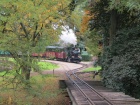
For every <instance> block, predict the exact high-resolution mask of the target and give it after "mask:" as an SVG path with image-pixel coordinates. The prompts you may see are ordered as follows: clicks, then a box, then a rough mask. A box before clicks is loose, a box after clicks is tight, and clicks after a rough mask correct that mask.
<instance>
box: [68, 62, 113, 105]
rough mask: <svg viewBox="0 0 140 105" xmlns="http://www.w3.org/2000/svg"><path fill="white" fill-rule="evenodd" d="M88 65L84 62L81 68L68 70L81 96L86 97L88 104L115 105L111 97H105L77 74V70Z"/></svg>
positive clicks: (69, 76) (70, 78)
mask: <svg viewBox="0 0 140 105" xmlns="http://www.w3.org/2000/svg"><path fill="white" fill-rule="evenodd" d="M86 67H87V65H86V64H82V67H81V68H78V69H74V70H70V71H67V72H66V75H67V77H68V78H69V80H70V81H71V82H72V83H73V84H74V85H75V86H76V87H77V89H78V91H79V92H80V93H81V94H82V96H80V97H84V98H85V100H86V102H87V105H114V104H113V103H112V102H111V101H110V100H109V99H107V98H106V97H104V96H103V95H102V94H100V93H99V92H98V91H96V90H95V89H94V88H93V87H91V86H90V85H89V84H88V83H86V82H85V81H83V80H82V79H80V78H79V77H78V76H77V74H76V72H77V71H79V70H81V69H84V68H86Z"/></svg>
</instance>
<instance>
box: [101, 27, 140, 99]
mask: <svg viewBox="0 0 140 105" xmlns="http://www.w3.org/2000/svg"><path fill="white" fill-rule="evenodd" d="M139 36H140V27H135V28H131V29H125V30H122V31H120V32H118V34H117V38H116V40H115V42H114V44H113V45H112V46H111V47H108V48H106V50H105V51H106V53H104V55H103V56H102V69H103V70H102V73H101V75H102V78H103V82H104V84H105V85H106V86H107V87H110V88H113V89H116V90H118V91H123V92H125V93H126V94H129V95H131V96H134V97H136V98H139V97H140V63H139V62H140V37H139ZM110 49H111V50H110Z"/></svg>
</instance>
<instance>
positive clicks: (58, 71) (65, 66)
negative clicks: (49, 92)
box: [31, 60, 91, 80]
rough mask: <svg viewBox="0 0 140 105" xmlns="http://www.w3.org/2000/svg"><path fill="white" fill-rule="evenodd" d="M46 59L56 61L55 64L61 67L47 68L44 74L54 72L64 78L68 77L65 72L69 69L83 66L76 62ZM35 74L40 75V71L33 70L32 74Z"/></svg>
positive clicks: (53, 73)
mask: <svg viewBox="0 0 140 105" xmlns="http://www.w3.org/2000/svg"><path fill="white" fill-rule="evenodd" d="M45 61H46V62H51V63H55V64H57V65H59V68H56V69H54V70H45V71H43V72H42V74H52V75H54V76H57V77H59V78H60V79H63V80H66V79H67V77H66V75H65V73H66V72H67V71H69V70H73V69H76V68H80V67H82V65H80V64H76V63H68V62H60V61H52V60H45ZM82 63H85V64H91V62H82ZM33 75H38V73H37V72H31V76H33Z"/></svg>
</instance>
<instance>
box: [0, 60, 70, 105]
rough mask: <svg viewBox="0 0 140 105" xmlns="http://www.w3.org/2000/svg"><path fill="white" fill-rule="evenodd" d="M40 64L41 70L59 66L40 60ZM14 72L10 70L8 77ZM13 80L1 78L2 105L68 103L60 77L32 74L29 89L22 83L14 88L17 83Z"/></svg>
mask: <svg viewBox="0 0 140 105" xmlns="http://www.w3.org/2000/svg"><path fill="white" fill-rule="evenodd" d="M10 61H13V60H10ZM13 62H14V61H13ZM38 66H39V68H40V70H52V69H55V68H58V66H57V65H55V64H52V63H49V62H38ZM4 73H5V71H2V72H0V75H1V76H2V75H3V74H4ZM14 73H16V72H15V70H10V71H9V74H8V75H7V77H12V74H14ZM6 79H7V78H6ZM11 82H12V79H10V78H9V79H7V80H6V81H5V80H4V79H3V77H1V79H0V105H68V103H67V102H68V101H69V99H67V97H65V96H66V95H67V93H66V90H62V89H60V88H59V78H57V77H54V76H53V75H48V74H45V75H35V76H31V78H30V86H31V87H30V88H27V89H25V88H24V85H23V84H21V83H18V87H17V88H15V89H12V88H13V87H14V85H16V83H11ZM15 82H17V81H16V80H15ZM9 83H10V84H9Z"/></svg>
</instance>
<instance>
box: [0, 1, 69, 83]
mask: <svg viewBox="0 0 140 105" xmlns="http://www.w3.org/2000/svg"><path fill="white" fill-rule="evenodd" d="M68 5H69V1H68V0H61V1H60V0H52V1H50V0H14V1H13V0H2V1H1V2H0V24H1V25H0V38H1V41H0V45H1V49H2V50H5V51H8V52H10V54H11V56H12V57H13V58H14V59H15V62H16V69H15V71H16V76H15V77H17V78H18V79H19V78H20V81H22V82H23V81H26V80H27V81H28V80H29V79H30V71H31V68H32V66H33V62H34V59H32V57H31V54H32V53H33V52H34V51H35V50H36V48H37V47H43V46H40V44H42V43H43V44H42V45H44V47H45V46H46V45H47V44H50V43H53V42H55V41H56V40H57V39H58V35H59V34H60V31H61V27H60V26H61V25H62V24H63V21H64V20H65V19H66V16H65V15H66V13H68V11H69V10H68V8H67V7H68ZM52 39H53V40H52ZM40 41H41V42H40ZM20 72H21V74H20ZM17 78H16V79H17Z"/></svg>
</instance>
